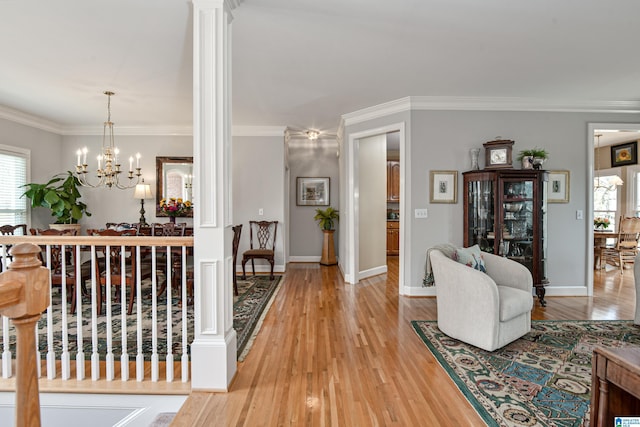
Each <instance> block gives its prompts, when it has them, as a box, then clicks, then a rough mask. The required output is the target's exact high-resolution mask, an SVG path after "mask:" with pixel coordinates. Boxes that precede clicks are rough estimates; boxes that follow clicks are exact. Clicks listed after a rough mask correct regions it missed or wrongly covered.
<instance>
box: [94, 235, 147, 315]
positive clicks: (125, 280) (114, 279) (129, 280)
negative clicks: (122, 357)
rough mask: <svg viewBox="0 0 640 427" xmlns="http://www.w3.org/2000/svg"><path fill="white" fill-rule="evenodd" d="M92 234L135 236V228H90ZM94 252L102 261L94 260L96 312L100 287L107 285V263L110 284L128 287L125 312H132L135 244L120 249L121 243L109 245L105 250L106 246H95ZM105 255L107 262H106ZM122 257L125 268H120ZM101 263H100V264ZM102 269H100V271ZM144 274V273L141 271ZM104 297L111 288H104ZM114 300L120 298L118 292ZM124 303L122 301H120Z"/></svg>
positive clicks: (134, 292) (100, 301)
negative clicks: (119, 229)
mask: <svg viewBox="0 0 640 427" xmlns="http://www.w3.org/2000/svg"><path fill="white" fill-rule="evenodd" d="M92 234H93V235H94V236H135V235H137V230H135V229H131V230H122V231H116V230H110V229H107V230H92ZM96 252H100V253H101V254H102V255H103V257H104V261H103V262H102V263H98V262H96V266H95V268H96V277H97V278H98V284H99V290H98V314H102V301H103V293H102V288H103V287H105V288H106V286H107V265H108V268H109V275H110V278H111V286H112V287H115V288H120V286H122V285H124V286H126V287H127V288H128V289H129V305H128V308H127V314H129V315H131V313H133V302H134V301H135V297H136V248H135V246H128V247H125V249H124V250H122V246H121V245H114V246H109V251H107V247H106V246H97V247H96ZM107 257H108V260H109V263H107ZM122 257H124V258H125V263H124V264H125V268H124V270H123V269H122ZM101 264H102V265H101ZM101 270H102V271H101ZM141 274H143V275H144V273H141ZM104 297H106V298H111V289H105V295H104ZM115 297H116V301H119V300H120V293H119V292H116V294H115ZM122 303H123V304H124V301H122Z"/></svg>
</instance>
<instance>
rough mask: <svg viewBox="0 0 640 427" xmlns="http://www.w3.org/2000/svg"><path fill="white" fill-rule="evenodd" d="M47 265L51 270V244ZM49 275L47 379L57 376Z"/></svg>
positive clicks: (48, 250)
mask: <svg viewBox="0 0 640 427" xmlns="http://www.w3.org/2000/svg"><path fill="white" fill-rule="evenodd" d="M47 267H48V268H49V270H51V245H47ZM52 294H53V292H51V275H49V307H47V379H50V380H52V379H54V378H55V377H56V353H55V350H54V348H53V300H52V296H51V295H52Z"/></svg>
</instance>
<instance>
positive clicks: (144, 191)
mask: <svg viewBox="0 0 640 427" xmlns="http://www.w3.org/2000/svg"><path fill="white" fill-rule="evenodd" d="M152 197H153V195H152V194H151V186H150V185H149V184H145V183H144V179H143V180H142V184H137V185H136V189H135V191H134V192H133V198H134V199H140V221H139V222H140V225H147V220H146V219H145V217H144V199H150V198H152Z"/></svg>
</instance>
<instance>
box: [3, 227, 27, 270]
mask: <svg viewBox="0 0 640 427" xmlns="http://www.w3.org/2000/svg"><path fill="white" fill-rule="evenodd" d="M0 234H1V235H3V236H26V235H27V224H18V225H11V224H6V225H2V226H0ZM11 246H13V245H5V246H4V250H5V254H6V255H7V259H8V260H11V255H9V250H10V249H11ZM4 264H5V260H4V259H2V260H0V271H3V270H4V269H5V267H6V266H5V265H4Z"/></svg>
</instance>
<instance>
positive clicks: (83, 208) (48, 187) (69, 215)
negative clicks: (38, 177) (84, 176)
mask: <svg viewBox="0 0 640 427" xmlns="http://www.w3.org/2000/svg"><path fill="white" fill-rule="evenodd" d="M79 186H80V181H78V178H77V177H76V176H75V175H74V174H73V172H71V171H67V175H66V177H65V174H58V175H55V176H54V177H53V178H51V179H50V180H49V182H47V183H46V184H37V183H29V184H25V185H24V186H23V187H28V189H27V190H26V191H25V192H24V193H23V194H22V195H23V196H26V197H27V198H29V199H30V200H31V207H32V208H37V207H44V208H48V209H49V210H50V211H51V215H53V216H55V217H56V224H77V223H78V220H80V219H82V216H83V215H86V216H91V213H89V212H88V211H87V205H86V204H85V203H83V202H81V201H80V198H81V197H82V195H81V194H80V191H78V187H79Z"/></svg>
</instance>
